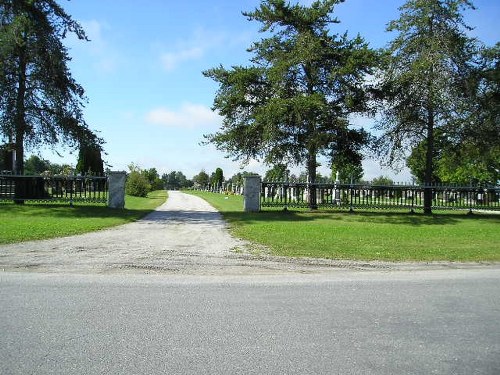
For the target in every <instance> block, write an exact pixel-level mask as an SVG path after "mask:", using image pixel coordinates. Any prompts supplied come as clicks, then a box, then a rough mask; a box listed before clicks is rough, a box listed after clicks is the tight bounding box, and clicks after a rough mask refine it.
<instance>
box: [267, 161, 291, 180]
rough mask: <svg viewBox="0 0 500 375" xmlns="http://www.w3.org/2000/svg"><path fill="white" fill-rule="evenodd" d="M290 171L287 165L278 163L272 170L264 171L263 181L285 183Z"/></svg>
mask: <svg viewBox="0 0 500 375" xmlns="http://www.w3.org/2000/svg"><path fill="white" fill-rule="evenodd" d="M289 174H290V171H289V170H288V168H287V165H285V164H281V163H278V164H276V165H274V166H273V168H271V169H269V170H267V171H266V174H265V176H264V181H270V182H271V181H272V182H281V181H286V179H287V178H288V177H289Z"/></svg>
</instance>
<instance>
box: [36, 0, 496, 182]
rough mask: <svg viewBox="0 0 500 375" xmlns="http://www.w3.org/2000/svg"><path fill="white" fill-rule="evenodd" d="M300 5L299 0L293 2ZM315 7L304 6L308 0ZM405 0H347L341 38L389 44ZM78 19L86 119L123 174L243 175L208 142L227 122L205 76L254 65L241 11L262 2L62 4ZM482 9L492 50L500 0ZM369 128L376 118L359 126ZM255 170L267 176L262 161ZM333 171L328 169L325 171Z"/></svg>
mask: <svg viewBox="0 0 500 375" xmlns="http://www.w3.org/2000/svg"><path fill="white" fill-rule="evenodd" d="M292 2H293V1H292ZM311 2H312V1H310V0H309V1H308V0H301V1H300V3H302V4H308V3H311ZM403 2H404V1H403V0H347V1H346V2H345V3H343V4H340V5H338V6H337V8H336V11H335V13H334V15H336V16H337V17H338V18H339V20H340V21H341V23H340V24H339V25H334V26H333V28H332V32H333V33H343V32H344V31H346V30H347V31H348V32H349V34H350V35H355V34H357V33H360V34H361V36H363V37H364V38H365V39H366V40H367V41H368V42H369V43H370V45H371V46H372V47H375V48H378V47H383V46H385V45H386V43H387V42H388V40H389V39H390V37H391V35H390V34H388V33H386V32H385V26H386V24H387V23H388V22H389V21H390V20H392V19H395V18H397V17H398V10H397V8H398V7H399V6H400V5H402V4H403ZM59 3H60V4H61V5H62V6H63V7H64V9H65V10H66V11H67V12H68V13H69V14H70V15H72V16H73V18H74V19H76V20H78V21H79V22H80V23H81V25H82V26H83V27H84V29H85V30H86V32H87V35H88V37H89V38H90V39H91V41H90V42H83V41H78V40H76V39H75V38H74V37H72V38H69V39H67V41H66V44H67V45H68V47H69V48H70V51H69V53H70V56H71V57H72V58H73V60H72V62H71V64H70V69H71V71H72V74H73V76H74V78H75V79H76V80H77V81H78V82H79V83H80V84H81V85H82V86H83V87H84V89H85V91H86V96H87V97H88V100H89V102H88V104H87V105H86V108H85V111H84V114H85V118H86V121H87V123H88V124H89V125H90V127H91V128H92V129H95V130H98V131H99V134H100V136H101V137H103V138H104V139H105V141H106V144H105V150H106V152H107V155H106V156H105V160H106V161H107V163H108V164H109V165H110V166H111V167H112V169H113V170H127V166H128V165H129V164H130V163H135V164H137V165H139V166H140V167H142V168H152V167H154V168H156V169H157V170H158V171H159V172H160V174H161V173H164V172H169V171H172V170H180V171H182V172H183V173H184V174H186V176H187V177H189V178H191V177H192V176H193V175H195V174H197V173H199V172H200V170H202V169H204V170H205V171H206V172H208V173H211V172H213V171H214V170H215V168H217V167H221V168H222V169H223V170H224V175H225V176H226V177H230V176H232V175H233V174H234V173H237V172H238V171H241V170H240V165H239V163H237V162H232V161H231V160H230V159H227V158H225V155H224V153H222V152H220V151H217V150H216V149H215V148H214V147H212V146H201V145H200V142H201V141H202V140H203V134H207V133H212V132H215V131H216V130H217V129H218V128H219V126H220V124H221V119H220V118H219V117H218V116H217V115H216V114H214V113H213V112H212V111H211V110H210V107H211V106H212V103H213V98H214V94H215V92H216V90H217V85H216V84H215V82H213V81H211V80H210V79H208V78H205V77H204V76H203V75H202V73H201V72H202V71H203V70H206V69H209V68H211V67H215V66H218V65H219V64H222V65H223V66H225V67H230V66H232V65H248V64H249V62H248V61H249V58H250V55H249V54H248V53H247V52H246V49H247V48H248V47H249V46H250V45H251V43H252V42H253V41H256V40H258V39H259V38H260V36H259V33H258V29H259V25H258V24H257V23H256V22H250V21H248V20H247V19H246V18H245V17H244V16H242V15H241V11H243V10H247V11H248V10H253V9H254V8H256V7H257V6H258V5H259V3H260V2H259V1H258V0H240V1H235V0H211V1H206V0H185V1H177V0H145V1H137V0H72V1H64V0H61V1H60V2H59ZM475 5H476V6H477V7H478V10H477V11H475V12H473V13H470V14H469V13H468V14H467V16H466V21H467V22H468V24H469V25H471V26H474V27H475V28H476V29H475V30H474V31H473V34H474V36H477V37H478V38H479V39H481V40H482V41H483V42H485V43H486V44H487V45H491V44H494V43H495V42H496V41H499V40H500V28H499V27H498V20H499V19H500V1H499V0H476V1H475ZM358 122H361V123H363V124H364V125H365V126H366V127H369V126H370V120H361V121H358ZM63 155H64V157H63V158H60V157H59V156H58V155H57V154H56V153H53V152H50V151H47V152H44V153H43V154H42V156H43V157H45V158H47V159H50V160H51V161H53V162H57V163H63V162H65V163H71V164H76V155H68V154H63ZM244 169H245V170H247V171H254V172H259V173H264V171H265V170H266V169H268V168H267V167H265V166H262V165H261V164H259V163H257V162H252V163H251V164H250V165H248V166H246V167H245V168H244ZM364 169H365V178H367V179H372V178H374V177H377V176H379V175H381V174H385V175H390V176H393V177H395V179H396V180H397V181H408V180H409V176H410V175H409V173H408V171H403V172H401V173H399V174H397V175H395V173H394V172H393V171H391V170H387V169H381V168H380V166H379V164H378V162H377V161H374V160H367V161H365V163H364ZM320 172H321V173H323V174H328V169H327V167H326V165H325V166H324V167H323V168H322V169H320Z"/></svg>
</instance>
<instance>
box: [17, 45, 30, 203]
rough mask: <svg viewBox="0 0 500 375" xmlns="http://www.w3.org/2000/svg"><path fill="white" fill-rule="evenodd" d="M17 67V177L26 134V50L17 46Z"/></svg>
mask: <svg viewBox="0 0 500 375" xmlns="http://www.w3.org/2000/svg"><path fill="white" fill-rule="evenodd" d="M18 53H19V55H18V58H19V66H18V69H19V71H18V77H17V79H18V89H17V97H16V115H15V123H14V126H15V136H16V139H15V152H16V165H15V171H14V173H15V174H17V175H23V174H24V136H25V134H26V128H27V126H26V106H25V96H26V70H27V62H26V50H25V47H24V46H19V52H18ZM22 181H23V180H19V179H18V180H17V181H16V187H15V199H14V202H15V203H17V204H23V203H24V200H22V199H23V197H24V193H25V186H24V184H23V183H22Z"/></svg>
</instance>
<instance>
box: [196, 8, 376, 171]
mask: <svg viewBox="0 0 500 375" xmlns="http://www.w3.org/2000/svg"><path fill="white" fill-rule="evenodd" d="M339 2H341V1H340V0H322V1H315V2H314V3H313V4H312V5H311V6H310V7H306V6H302V5H298V4H297V5H291V4H290V3H285V1H281V0H265V1H262V3H261V5H260V7H259V8H257V9H255V11H253V12H248V13H244V15H245V16H247V17H248V19H249V20H255V21H258V22H260V23H261V25H262V28H261V31H262V32H265V33H266V36H268V37H266V38H263V39H262V40H260V41H258V42H255V43H254V44H253V46H252V47H251V48H250V52H252V53H253V54H254V57H253V58H252V60H251V61H252V63H253V65H251V66H249V67H242V66H236V67H233V68H231V69H229V70H228V69H225V68H224V67H222V66H220V67H217V68H213V69H210V70H208V71H205V72H204V75H205V76H206V77H209V78H212V79H213V80H214V81H216V82H217V83H218V84H219V90H218V92H217V95H216V97H215V100H214V108H215V109H216V110H217V111H218V112H219V113H220V114H221V115H222V116H223V117H224V120H223V126H222V129H221V130H220V131H219V132H217V133H215V134H210V135H206V136H205V137H206V140H207V143H213V144H215V146H216V147H217V148H218V149H220V150H223V151H225V152H227V153H228V154H229V155H230V156H232V157H234V158H235V159H238V160H242V161H243V162H247V161H249V160H250V159H252V158H257V159H260V158H262V159H263V160H264V162H266V163H267V164H269V165H276V164H279V163H283V164H292V165H294V164H295V165H304V164H305V165H306V168H307V170H308V176H309V179H310V181H315V180H316V169H317V166H318V164H317V156H318V154H320V153H325V154H327V155H331V154H332V150H335V152H336V153H339V154H344V153H345V152H346V151H349V152H350V153H352V154H356V156H357V157H359V153H358V151H359V147H358V146H359V145H361V144H363V143H365V142H366V137H363V136H362V134H364V132H363V131H362V130H360V131H358V130H351V129H348V126H349V122H348V120H347V118H348V116H349V114H352V113H360V112H366V111H367V110H368V90H367V87H366V76H367V74H370V73H372V67H373V66H374V64H375V61H376V54H375V53H374V52H373V51H372V50H370V49H369V48H368V46H367V44H366V43H365V42H364V40H363V39H362V38H361V37H359V36H358V37H356V38H354V39H349V38H348V37H347V34H343V35H330V34H329V25H330V24H331V23H337V22H338V21H337V20H336V19H334V18H332V16H331V13H332V12H333V9H334V6H335V5H336V4H338V3H339ZM355 133H356V136H354V134H355ZM346 138H347V139H349V140H346ZM353 140H359V144H354V142H353Z"/></svg>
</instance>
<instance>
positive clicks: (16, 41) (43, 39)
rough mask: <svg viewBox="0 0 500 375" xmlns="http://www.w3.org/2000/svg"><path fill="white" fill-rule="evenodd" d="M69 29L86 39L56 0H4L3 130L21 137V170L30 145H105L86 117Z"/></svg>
mask: <svg viewBox="0 0 500 375" xmlns="http://www.w3.org/2000/svg"><path fill="white" fill-rule="evenodd" d="M68 32H70V33H73V34H74V35H76V36H77V37H78V38H79V39H86V36H85V33H84V31H83V29H82V27H81V26H80V25H79V24H78V23H77V22H76V21H74V20H73V19H72V18H71V17H70V16H69V15H68V14H67V13H66V12H65V11H64V10H63V9H62V8H61V7H60V6H59V5H58V4H57V3H56V1H55V0H44V1H32V0H3V1H1V2H0V40H1V44H0V97H1V98H2V100H0V132H1V133H2V134H3V135H4V136H5V137H6V138H7V137H12V139H13V141H14V142H15V150H16V154H17V158H16V160H17V162H16V163H17V166H16V171H17V173H19V174H22V173H23V172H24V164H23V163H24V149H25V147H26V146H29V147H36V146H39V145H50V146H54V145H56V144H57V143H59V142H64V143H67V144H69V145H70V146H72V147H73V146H78V145H79V144H81V143H85V144H88V145H94V146H95V147H100V145H101V144H102V140H100V139H99V138H98V137H97V136H96V135H95V134H94V133H93V132H92V131H91V130H90V129H89V128H88V126H87V124H86V123H85V121H84V120H83V115H82V105H83V102H84V101H85V96H84V90H83V88H82V87H81V86H80V85H78V84H77V83H76V82H75V80H74V79H73V77H72V76H71V74H70V71H69V69H68V62H69V61H70V57H69V56H68V50H67V48H66V46H65V45H64V43H63V41H62V40H63V39H64V38H65V37H66V34H67V33H68Z"/></svg>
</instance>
